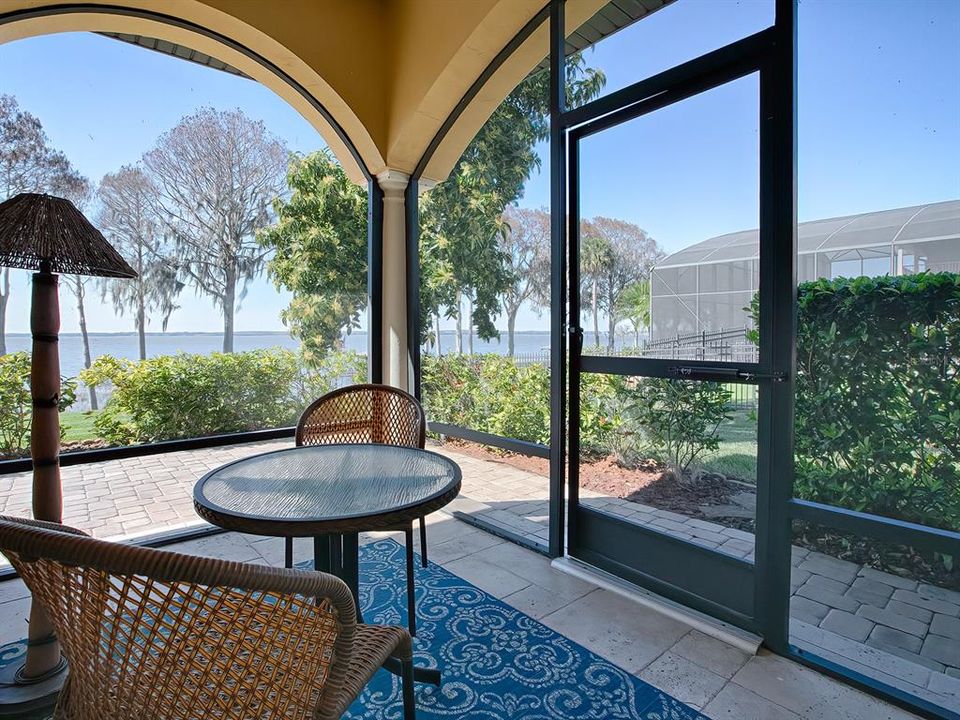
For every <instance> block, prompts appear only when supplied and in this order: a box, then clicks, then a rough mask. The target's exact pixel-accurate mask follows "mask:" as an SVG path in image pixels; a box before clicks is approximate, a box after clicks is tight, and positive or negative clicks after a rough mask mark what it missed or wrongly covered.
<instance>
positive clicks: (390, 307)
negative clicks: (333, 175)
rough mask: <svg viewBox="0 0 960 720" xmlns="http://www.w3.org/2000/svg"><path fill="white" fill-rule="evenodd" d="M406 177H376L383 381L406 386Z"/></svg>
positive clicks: (387, 174)
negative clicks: (380, 236) (379, 194)
mask: <svg viewBox="0 0 960 720" xmlns="http://www.w3.org/2000/svg"><path fill="white" fill-rule="evenodd" d="M409 179H410V176H409V175H407V174H406V173H402V172H398V171H396V170H384V171H383V172H382V173H380V174H378V175H377V181H378V182H379V183H380V187H381V189H382V190H383V328H382V335H381V338H382V340H383V382H384V383H386V384H387V385H393V386H394V387H398V388H400V389H401V390H408V389H409V387H410V368H409V357H410V355H409V353H408V348H407V232H406V215H405V212H404V196H403V194H404V190H406V188H407V183H408V181H409Z"/></svg>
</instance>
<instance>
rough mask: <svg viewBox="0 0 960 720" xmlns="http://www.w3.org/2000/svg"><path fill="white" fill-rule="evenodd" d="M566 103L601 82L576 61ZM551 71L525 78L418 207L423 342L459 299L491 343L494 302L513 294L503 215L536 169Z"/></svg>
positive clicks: (571, 62)
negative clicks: (467, 303) (468, 303)
mask: <svg viewBox="0 0 960 720" xmlns="http://www.w3.org/2000/svg"><path fill="white" fill-rule="evenodd" d="M566 73H567V77H566V78H565V80H566V86H567V93H568V97H569V98H571V102H572V103H574V104H582V103H584V102H586V101H588V100H590V99H591V98H593V97H595V96H596V95H597V94H598V93H599V92H600V90H601V89H602V87H603V85H604V83H605V82H606V79H605V77H604V75H603V73H602V72H600V71H599V70H595V69H593V68H588V67H586V65H585V63H584V61H583V57H582V55H580V54H579V53H578V54H575V55H572V56H571V57H570V58H568V61H567V63H566ZM549 85H550V73H549V71H540V72H536V73H534V74H532V75H530V76H528V77H527V78H526V79H524V80H523V81H522V82H521V83H520V84H519V85H517V87H516V88H514V90H513V91H512V92H511V93H510V94H509V95H508V96H507V98H506V99H505V100H504V101H503V102H502V103H501V104H500V105H499V106H498V107H497V109H496V110H494V112H493V114H492V115H491V116H490V118H489V119H488V120H487V121H486V123H484V125H483V127H482V128H481V129H480V131H479V132H478V133H477V135H476V136H475V137H474V138H473V140H472V141H471V142H470V144H469V145H468V146H467V149H466V150H465V151H464V153H463V155H462V156H461V157H460V160H459V161H458V162H457V165H456V166H455V167H454V169H453V171H452V172H451V173H450V177H449V178H448V179H447V180H445V181H444V182H442V183H440V184H439V185H438V186H437V187H435V188H434V189H432V190H431V191H430V192H429V193H427V195H426V196H425V197H424V198H423V199H422V200H421V207H420V216H421V224H420V230H421V240H422V245H421V254H420V262H421V268H420V276H421V279H422V282H421V297H420V307H421V316H420V325H421V338H423V337H425V336H426V335H427V333H428V331H429V323H430V319H431V318H432V317H434V316H438V315H439V314H440V312H441V308H445V309H446V315H447V317H452V318H458V319H459V316H460V313H461V309H460V303H461V300H462V298H463V296H464V295H466V296H468V297H471V298H473V312H472V317H471V326H472V327H476V328H477V334H478V335H479V336H480V337H481V338H483V339H490V338H493V337H497V335H498V333H497V330H496V327H495V325H494V318H495V317H496V316H497V314H498V313H499V312H500V308H501V302H500V298H501V297H502V296H503V295H504V294H505V293H507V292H508V291H509V289H510V288H511V287H512V280H511V276H510V273H509V272H508V271H507V268H506V265H507V263H508V260H507V257H506V253H504V251H503V250H502V249H501V240H502V238H503V235H504V232H505V225H504V221H503V219H502V214H503V211H504V209H505V208H506V207H507V206H508V205H510V204H511V203H514V202H516V201H517V200H518V199H519V198H520V197H521V196H522V194H523V186H524V183H525V182H526V181H527V179H528V178H529V177H530V174H531V173H532V172H533V170H534V169H536V168H537V167H539V165H540V157H539V155H538V154H537V152H536V144H537V143H538V142H542V141H544V140H546V139H547V137H548V136H549V132H550V124H549V111H550V103H549V97H550V96H549Z"/></svg>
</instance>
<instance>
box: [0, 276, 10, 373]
mask: <svg viewBox="0 0 960 720" xmlns="http://www.w3.org/2000/svg"><path fill="white" fill-rule="evenodd" d="M9 299H10V268H4V269H3V287H2V288H0V355H6V354H7V301H8V300H9Z"/></svg>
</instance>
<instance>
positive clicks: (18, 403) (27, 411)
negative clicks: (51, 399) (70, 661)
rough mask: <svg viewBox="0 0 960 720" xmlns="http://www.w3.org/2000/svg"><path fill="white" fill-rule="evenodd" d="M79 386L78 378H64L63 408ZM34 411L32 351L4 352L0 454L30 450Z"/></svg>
mask: <svg viewBox="0 0 960 720" xmlns="http://www.w3.org/2000/svg"><path fill="white" fill-rule="evenodd" d="M76 389H77V382H76V379H75V378H66V377H65V378H61V380H60V412H63V411H64V410H66V409H67V408H69V407H70V406H71V405H72V404H73V401H74V399H75V393H76ZM32 413H33V404H32V402H31V399H30V353H27V352H15V353H9V354H7V355H0V456H8V457H13V456H19V455H25V454H27V452H28V451H29V449H30V427H31V421H32Z"/></svg>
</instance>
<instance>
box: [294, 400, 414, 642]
mask: <svg viewBox="0 0 960 720" xmlns="http://www.w3.org/2000/svg"><path fill="white" fill-rule="evenodd" d="M426 438H427V423H426V418H425V416H424V413H423V408H422V407H421V406H420V403H419V402H417V399H416V398H415V397H413V396H412V395H410V394H409V393H406V392H404V391H403V390H399V389H397V388H394V387H390V386H389V385H375V384H363V385H349V386H347V387H342V388H339V389H338V390H334V391H332V392H329V393H327V394H326V395H324V396H323V397H321V398H319V399H317V400H315V401H314V402H312V403H311V404H310V405H309V406H308V407H307V409H306V410H304V411H303V414H302V415H301V416H300V420H299V422H298V423H297V434H296V443H297V445H298V446H301V445H333V444H352V443H376V444H382V445H403V446H407V447H416V448H422V447H423V446H424V444H425V442H426ZM395 529H396V530H403V532H404V534H405V537H406V551H407V609H408V614H409V628H410V633H411V635H416V632H417V624H416V623H417V621H416V607H415V603H414V583H413V564H414V563H413V525H412V524H410V525H408V526H405V527H398V528H395ZM420 561H421V562H422V563H423V567H427V528H426V525H425V523H424V518H422V517H421V518H420ZM286 565H287V567H291V566H292V565H293V539H292V538H287V539H286Z"/></svg>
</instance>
